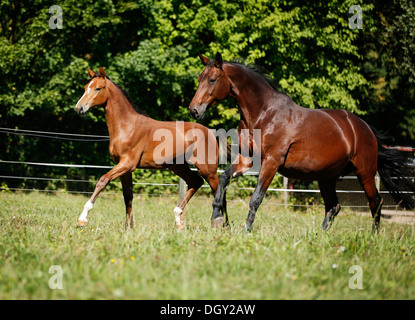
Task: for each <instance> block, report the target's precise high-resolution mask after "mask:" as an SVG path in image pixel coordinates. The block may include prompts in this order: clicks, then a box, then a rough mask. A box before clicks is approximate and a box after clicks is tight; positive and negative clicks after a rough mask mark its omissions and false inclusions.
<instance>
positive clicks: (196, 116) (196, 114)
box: [193, 109, 199, 119]
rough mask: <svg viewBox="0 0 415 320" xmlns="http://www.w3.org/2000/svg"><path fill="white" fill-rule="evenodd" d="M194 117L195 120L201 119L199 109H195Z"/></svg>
mask: <svg viewBox="0 0 415 320" xmlns="http://www.w3.org/2000/svg"><path fill="white" fill-rule="evenodd" d="M193 117H194V118H196V119H197V118H199V112H198V111H197V109H193Z"/></svg>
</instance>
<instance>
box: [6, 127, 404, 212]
mask: <svg viewBox="0 0 415 320" xmlns="http://www.w3.org/2000/svg"><path fill="white" fill-rule="evenodd" d="M0 133H6V134H19V135H25V136H30V137H37V138H52V139H61V140H75V141H87V142H90V141H107V142H108V140H109V137H108V136H100V135H78V134H71V133H57V132H45V131H32V130H15V129H10V128H0ZM0 164H2V165H13V166H16V165H23V166H43V167H54V168H78V169H81V170H87V169H98V170H103V172H102V173H105V172H106V171H108V170H109V169H111V168H113V166H106V165H90V164H61V163H48V162H30V161H14V160H0ZM104 170H105V171H104ZM138 170H140V169H138ZM193 170H196V169H193ZM222 172H223V170H218V173H219V174H220V173H222ZM252 175H258V172H250V171H248V172H247V173H246V174H245V176H252ZM83 176H84V178H83V179H76V178H73V177H67V176H66V177H64V178H56V177H35V176H26V175H19V176H17V175H0V182H1V181H3V182H4V181H12V180H20V181H25V182H27V181H51V182H65V183H73V184H74V185H76V186H79V184H85V186H86V187H83V188H81V189H82V190H77V189H76V188H75V189H74V188H68V189H72V190H65V189H64V190H62V189H61V190H47V189H43V190H39V189H33V188H27V187H26V188H12V187H7V186H6V185H8V184H7V183H6V185H2V186H1V187H0V190H13V191H40V192H54V193H61V192H66V193H77V194H91V193H92V191H93V186H92V185H93V184H95V183H96V180H93V179H91V178H90V177H89V178H88V179H86V178H85V177H86V174H85V173H84V174H83ZM172 176H173V175H172ZM239 179H244V178H243V177H240V178H238V179H237V180H239ZM276 179H279V180H281V179H282V184H281V183H280V185H281V187H278V188H269V189H268V194H273V195H278V197H276V198H278V201H276V202H275V203H273V204H274V205H281V206H286V207H288V206H290V207H294V208H296V207H297V208H298V207H310V206H321V207H322V206H323V202H322V199H321V197H320V191H319V190H318V187H317V184H316V183H304V182H296V181H293V180H290V179H287V178H285V177H282V176H280V175H279V174H277V175H276ZM115 183H117V182H115ZM118 183H120V182H118ZM376 183H377V187H378V189H379V190H380V193H381V194H382V197H383V198H384V208H396V203H395V202H394V200H393V199H392V197H391V196H390V195H389V193H388V192H387V191H385V190H384V189H383V186H382V184H381V181H380V179H379V177H376ZM26 184H27V183H26ZM133 184H134V185H137V186H141V187H154V186H158V187H162V188H177V189H176V193H175V194H173V195H166V194H163V193H161V194H152V193H147V192H146V193H144V194H146V195H148V196H161V197H167V196H168V197H171V196H179V197H180V198H181V197H182V196H183V195H184V192H185V190H186V188H187V186H186V184H185V182H184V181H183V180H181V179H180V180H179V181H178V182H176V181H168V182H165V183H159V182H140V181H135V182H134V183H133ZM203 188H209V186H208V185H203ZM228 189H230V190H233V191H234V193H236V194H238V193H240V192H242V191H245V192H253V190H254V189H255V188H254V187H238V186H235V184H234V183H231V184H230V186H228ZM337 189H338V190H337V194H338V197H339V201H340V203H342V206H343V207H350V208H354V209H360V210H361V209H363V208H367V200H366V197H365V195H364V192H363V190H362V189H361V187H360V185H359V183H358V180H357V177H356V176H346V177H342V178H341V179H340V181H339V182H338V184H337ZM103 194H121V192H103ZM136 194H137V193H136Z"/></svg>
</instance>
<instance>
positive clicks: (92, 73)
mask: <svg viewBox="0 0 415 320" xmlns="http://www.w3.org/2000/svg"><path fill="white" fill-rule="evenodd" d="M88 74H89V76H90V77H91V79H92V78H93V77H95V72H94V71H92V70H91V69H89V68H88Z"/></svg>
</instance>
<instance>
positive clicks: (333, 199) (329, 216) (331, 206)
mask: <svg viewBox="0 0 415 320" xmlns="http://www.w3.org/2000/svg"><path fill="white" fill-rule="evenodd" d="M336 183H337V178H335V179H331V180H324V181H319V182H318V186H319V188H320V193H321V196H322V197H323V200H324V208H325V217H324V221H323V224H322V227H323V230H327V229H328V228H329V227H330V226H331V225H332V223H333V221H334V218H335V217H336V216H337V214H338V213H339V212H340V204H339V200H338V198H337V194H336Z"/></svg>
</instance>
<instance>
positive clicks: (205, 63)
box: [199, 53, 209, 66]
mask: <svg viewBox="0 0 415 320" xmlns="http://www.w3.org/2000/svg"><path fill="white" fill-rule="evenodd" d="M199 58H200V61H201V62H202V64H203V65H204V66H207V65H208V63H209V59H208V58H206V57H205V56H204V55H203V54H201V53H199Z"/></svg>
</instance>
